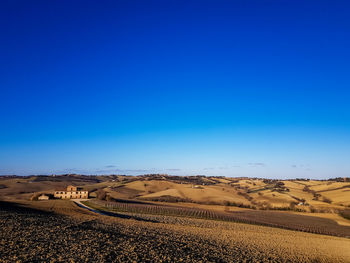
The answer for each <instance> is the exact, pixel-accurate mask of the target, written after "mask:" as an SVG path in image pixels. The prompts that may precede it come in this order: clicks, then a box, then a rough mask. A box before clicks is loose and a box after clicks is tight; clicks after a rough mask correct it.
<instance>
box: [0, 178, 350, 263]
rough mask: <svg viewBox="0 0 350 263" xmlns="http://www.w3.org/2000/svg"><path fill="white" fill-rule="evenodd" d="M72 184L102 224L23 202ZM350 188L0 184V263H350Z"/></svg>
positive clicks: (61, 205) (166, 181)
mask: <svg viewBox="0 0 350 263" xmlns="http://www.w3.org/2000/svg"><path fill="white" fill-rule="evenodd" d="M69 184H73V185H77V186H81V187H83V188H84V189H86V190H89V191H90V196H91V197H92V198H91V200H89V201H87V202H86V204H87V205H88V206H90V207H91V208H93V209H95V210H99V211H100V212H101V213H102V214H97V213H94V212H92V211H89V210H87V209H85V208H82V207H79V206H78V205H77V204H75V203H74V202H72V201H70V200H49V201H29V200H30V198H31V196H33V194H34V193H47V194H50V193H52V192H53V191H54V190H55V189H57V188H64V187H65V186H67V185H69ZM349 186H350V183H349V182H337V181H311V180H310V181H305V180H290V181H271V180H263V179H248V178H217V177H171V176H163V175H150V176H139V177H129V176H79V175H66V176H42V177H40V176H33V177H2V178H1V179H0V199H1V200H3V201H1V202H0V210H1V211H0V224H1V229H2V230H3V231H1V234H0V235H1V236H0V242H1V246H0V254H1V255H2V257H1V259H0V262H32V261H36V262H37V261H41V262H43V261H45V262H69V261H70V262H87V261H94V262H350V250H349V248H350V239H349V237H350V224H349V222H350V220H349V219H347V216H346V215H347V214H346V213H347V211H348V209H349V207H348V206H349V194H348V193H349V192H348V191H347V190H348V189H350V188H349ZM94 197H97V198H94ZM342 212H344V213H342ZM344 214H345V216H344ZM308 232H309V233H308Z"/></svg>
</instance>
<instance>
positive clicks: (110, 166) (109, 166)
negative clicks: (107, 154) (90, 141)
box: [105, 164, 117, 168]
mask: <svg viewBox="0 0 350 263" xmlns="http://www.w3.org/2000/svg"><path fill="white" fill-rule="evenodd" d="M116 167H117V166H116V165H113V164H110V165H106V166H105V168H116Z"/></svg>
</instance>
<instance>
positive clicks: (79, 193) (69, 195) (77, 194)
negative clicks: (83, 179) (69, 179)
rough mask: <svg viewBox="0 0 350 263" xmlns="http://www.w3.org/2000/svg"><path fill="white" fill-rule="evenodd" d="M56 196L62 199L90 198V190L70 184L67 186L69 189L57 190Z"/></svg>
mask: <svg viewBox="0 0 350 263" xmlns="http://www.w3.org/2000/svg"><path fill="white" fill-rule="evenodd" d="M54 197H55V198H60V199H87V198H89V192H88V191H83V190H82V188H78V187H76V186H73V185H69V186H67V191H55V194H54Z"/></svg>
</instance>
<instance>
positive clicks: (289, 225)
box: [86, 200, 350, 238]
mask: <svg viewBox="0 0 350 263" xmlns="http://www.w3.org/2000/svg"><path fill="white" fill-rule="evenodd" d="M86 204H87V205H89V206H92V207H94V208H97V209H103V210H104V211H106V210H107V211H115V212H119V213H123V212H127V213H135V214H146V215H147V214H148V215H149V214H150V215H165V216H181V217H191V218H202V219H209V220H221V221H228V222H241V223H248V224H258V225H264V226H272V227H279V228H284V229H291V230H298V231H303V232H309V233H316V234H324V235H333V236H341V237H348V238H350V226H341V225H338V224H337V223H336V222H335V221H333V220H330V219H326V218H320V217H313V216H304V215H298V214H292V213H287V212H276V211H255V210H244V211H234V212H226V213H225V212H218V211H214V210H206V209H199V208H188V207H174V206H169V205H155V204H142V203H119V202H105V201H99V200H94V201H89V202H86Z"/></svg>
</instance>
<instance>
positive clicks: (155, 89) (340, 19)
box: [0, 0, 350, 178]
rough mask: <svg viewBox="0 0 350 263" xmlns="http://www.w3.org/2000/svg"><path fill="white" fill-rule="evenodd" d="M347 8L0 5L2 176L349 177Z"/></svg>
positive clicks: (294, 4)
mask: <svg viewBox="0 0 350 263" xmlns="http://www.w3.org/2000/svg"><path fill="white" fill-rule="evenodd" d="M349 13H350V4H349V2H348V1H294V0H290V1H277V0H276V1H263V0H257V1H249V0H248V1H246V0H241V1H220V0H219V1H217V0H216V1H214V0H212V1H187V0H186V1H163V0H160V1H130V0H125V1H61V0H60V1H17V0H15V1H14V0H8V1H1V8H0V23H1V29H0V37H1V41H0V58H1V63H0V89H1V93H0V99H1V103H0V126H1V127H0V174H19V175H27V174H39V173H45V174H46V173H86V174H103V173H107V174H109V173H119V174H143V173H158V172H159V173H169V174H177V175H195V174H205V175H225V176H256V177H270V178H295V177H308V178H328V177H336V176H350V105H349V104H350V74H349V73H350V48H349V47H350V18H349Z"/></svg>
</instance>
